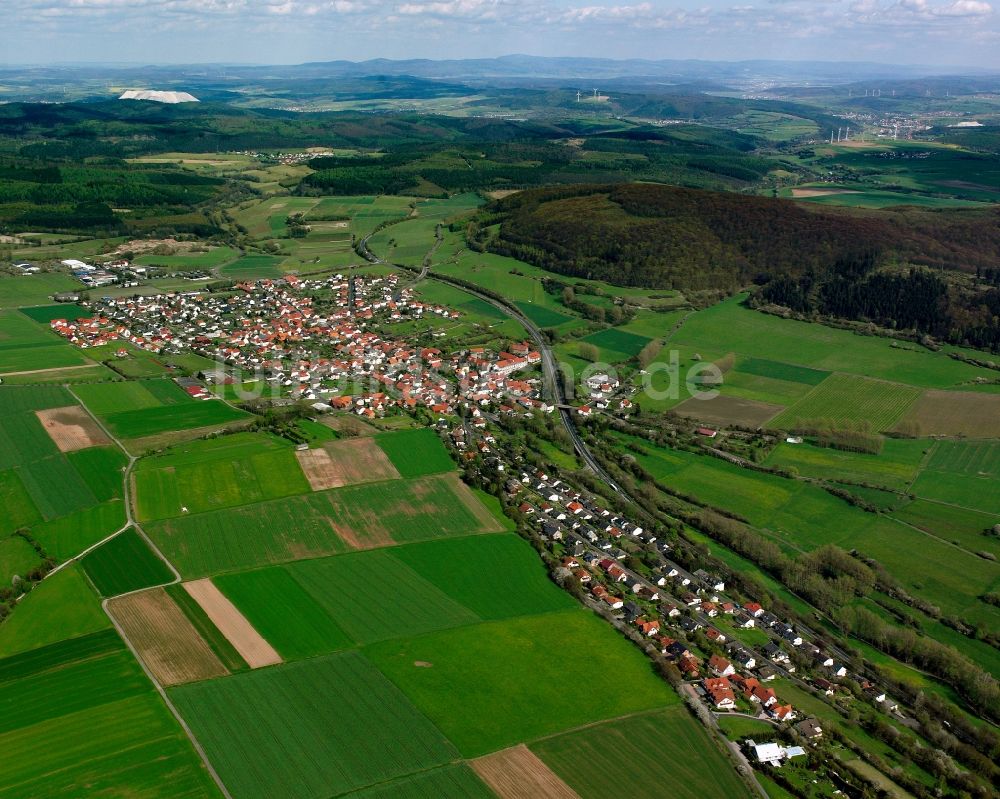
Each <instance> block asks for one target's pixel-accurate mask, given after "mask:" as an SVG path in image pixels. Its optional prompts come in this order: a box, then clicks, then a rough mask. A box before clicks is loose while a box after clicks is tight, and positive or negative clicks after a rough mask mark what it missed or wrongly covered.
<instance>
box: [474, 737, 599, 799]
mask: <svg viewBox="0 0 1000 799" xmlns="http://www.w3.org/2000/svg"><path fill="white" fill-rule="evenodd" d="M469 765H470V766H472V769H473V771H475V772H476V774H478V775H479V776H480V778H481V779H482V780H483V782H485V783H486V784H487V785H489V786H490V788H492V789H493V790H494V791H495V792H496V794H497V796H499V797H500V799H580V795H579V794H578V793H577V792H576V791H574V790H573V789H572V788H570V787H569V786H568V785H567V784H566V783H565V782H563V781H562V780H561V779H559V777H558V776H557V775H556V774H555V773H554V772H553V771H552V769H550V768H549V767H548V766H546V765H545V764H544V763H543V762H542V761H541V760H539V759H538V757H537V756H536V755H535V754H534V752H532V751H531V750H530V749H528V747H527V746H525V745H524V744H518V745H517V746H514V747H511V748H510V749H504V750H503V751H501V752H494V753H493V754H492V755H486V757H480V758H477V759H476V760H472V761H470V762H469Z"/></svg>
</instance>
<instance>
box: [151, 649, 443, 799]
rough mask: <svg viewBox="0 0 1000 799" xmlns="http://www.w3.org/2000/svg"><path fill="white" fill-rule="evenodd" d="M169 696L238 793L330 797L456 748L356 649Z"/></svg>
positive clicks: (439, 761)
mask: <svg viewBox="0 0 1000 799" xmlns="http://www.w3.org/2000/svg"><path fill="white" fill-rule="evenodd" d="M170 696H171V699H172V700H173V701H174V702H175V703H176V705H177V706H178V707H179V709H180V711H181V713H183V715H184V718H185V719H186V720H187V722H188V723H189V724H190V725H191V728H192V730H193V731H194V734H195V735H196V736H197V737H198V740H199V741H200V742H201V743H202V745H203V746H204V747H205V750H206V751H207V753H208V756H209V759H210V760H211V761H212V764H213V765H214V766H215V768H216V769H217V770H218V772H219V774H220V776H221V777H222V780H223V782H224V783H225V784H226V786H227V787H228V788H229V790H230V792H231V793H232V795H233V797H234V799H244V797H259V796H267V797H272V799H284V797H288V799H326V797H330V796H338V795H340V794H342V793H346V792H348V791H352V790H357V789H359V788H365V787H368V786H372V785H375V784H378V783H383V782H386V781H388V780H392V779H394V778H398V777H403V776H406V775H408V774H414V773H416V772H424V771H426V770H428V769H432V768H434V767H436V766H441V765H444V764H445V763H449V762H451V761H452V760H454V759H455V757H456V754H457V753H456V752H455V750H454V748H453V747H452V746H451V744H449V743H448V741H447V740H446V739H445V737H444V736H443V735H442V734H441V733H440V732H439V731H438V730H436V729H435V728H434V726H433V725H432V724H431V723H430V722H429V721H428V720H427V719H426V718H425V717H424V716H423V715H422V714H421V713H420V712H419V711H418V710H417V709H416V708H414V707H413V705H412V704H411V703H410V702H409V701H408V700H407V698H406V696H404V695H403V694H402V693H401V692H400V691H399V689H398V688H396V687H395V686H394V685H393V684H392V683H391V682H389V681H388V680H387V679H386V678H385V677H384V676H383V675H382V674H380V673H379V671H378V670H377V669H376V668H374V667H373V666H372V665H371V663H369V662H368V661H367V660H366V659H365V658H364V657H362V656H361V655H360V654H358V653H355V652H349V653H342V654H337V655H331V656H327V657H324V658H315V659H313V660H307V661H302V662H299V663H290V664H285V665H283V666H276V667H274V668H269V669H260V670H257V671H252V672H246V673H244V674H237V675H233V676H231V677H227V678H225V679H221V680H209V681H205V682H200V683H193V684H191V685H186V686H182V687H179V688H175V689H173V690H172V691H171V692H170Z"/></svg>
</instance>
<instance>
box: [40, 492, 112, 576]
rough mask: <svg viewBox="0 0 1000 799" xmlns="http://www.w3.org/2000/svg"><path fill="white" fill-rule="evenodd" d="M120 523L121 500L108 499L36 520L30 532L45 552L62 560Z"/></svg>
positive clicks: (110, 531)
mask: <svg viewBox="0 0 1000 799" xmlns="http://www.w3.org/2000/svg"><path fill="white" fill-rule="evenodd" d="M124 524H125V503H124V502H122V501H121V500H112V501H111V502H103V503H101V504H100V505H94V506H93V507H92V508H85V509H84V510H81V511H77V512H76V513H71V514H70V515H68V516H63V517H62V518H59V519H53V520H51V521H47V522H43V523H41V524H37V525H35V526H33V527H32V528H31V535H32V536H33V537H34V539H35V540H36V541H38V543H39V544H41V545H42V548H43V549H44V550H45V552H46V553H47V554H48V555H49V556H51V557H53V558H55V559H56V560H60V561H62V560H68V559H69V558H72V557H75V556H76V555H79V554H80V553H81V552H83V550H85V549H87V547H90V546H93V545H94V544H96V543H97V542H98V541H101V540H102V539H104V538H106V537H107V536H109V535H111V533H113V532H115V531H116V530H120V529H121V528H122V527H123V526H124Z"/></svg>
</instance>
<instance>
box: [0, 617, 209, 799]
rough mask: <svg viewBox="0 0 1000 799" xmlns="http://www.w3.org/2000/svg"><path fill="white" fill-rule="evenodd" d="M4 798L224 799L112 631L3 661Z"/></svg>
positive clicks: (0, 778)
mask: <svg viewBox="0 0 1000 799" xmlns="http://www.w3.org/2000/svg"><path fill="white" fill-rule="evenodd" d="M0 705H2V706H3V708H4V710H5V712H4V718H3V721H2V722H0V746H2V747H3V751H4V757H3V758H2V759H0V794H2V795H3V796H18V797H25V799H29V798H30V797H37V798H38V799H41V797H59V796H65V797H78V796H128V797H133V798H135V799H153V797H161V796H164V795H165V792H164V791H165V787H166V786H169V789H168V790H169V795H170V796H172V797H181V798H182V799H196V798H199V797H217V796H218V795H219V793H218V790H217V789H216V787H215V784H214V783H213V782H212V780H211V778H210V777H209V775H208V772H207V770H206V769H205V768H204V766H203V765H202V763H201V762H200V761H199V760H198V757H197V756H196V755H195V752H194V750H193V749H192V747H191V744H190V742H189V741H188V739H187V737H186V736H185V735H184V733H183V732H182V731H181V729H180V727H179V726H178V725H177V722H176V721H175V719H174V718H173V716H172V715H171V714H170V713H169V711H168V710H167V708H166V707H165V706H164V704H163V702H162V701H161V699H160V697H159V696H158V695H157V694H156V693H155V692H154V691H153V688H152V686H151V685H150V683H149V681H148V680H147V679H146V677H145V675H144V674H143V673H142V671H141V669H140V668H139V665H138V663H136V661H135V659H134V658H133V657H132V655H131V653H130V652H129V651H128V650H127V649H126V648H125V645H124V643H123V642H122V640H121V639H120V638H119V637H118V635H117V634H116V633H115V632H114V631H113V630H107V631H105V632H98V633H94V634H91V635H87V636H83V637H80V638H75V639H73V640H69V641H63V642H59V643H54V644H52V645H50V646H46V647H43V648H40V649H34V650H32V651H31V652H27V653H24V654H21V655H18V656H15V657H12V658H8V659H6V660H0Z"/></svg>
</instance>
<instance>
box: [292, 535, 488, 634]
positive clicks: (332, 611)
mask: <svg viewBox="0 0 1000 799" xmlns="http://www.w3.org/2000/svg"><path fill="white" fill-rule="evenodd" d="M286 568H287V569H288V571H289V572H290V573H291V575H292V576H293V577H294V578H295V580H296V581H297V582H298V583H299V584H300V585H301V586H302V587H303V588H305V590H306V591H307V592H308V593H309V594H310V595H311V596H312V597H313V599H315V600H316V602H317V603H318V604H319V605H320V606H321V607H322V608H323V609H324V610H325V611H326V612H327V613H328V614H329V616H330V618H332V619H333V621H334V622H335V623H336V625H337V626H338V627H340V628H341V629H343V630H344V631H345V632H346V633H347V634H348V635H349V636H350V637H351V638H352V639H353V640H354V641H355V642H357V643H359V644H368V643H373V642H375V641H383V640H385V639H387V638H400V637H403V636H406V635H419V634H421V633H425V632H430V631H432V630H441V629H444V628H447V627H456V626H458V625H462V624H471V623H473V622H476V621H478V618H477V617H476V615H475V614H474V613H473V612H472V611H471V610H468V609H467V608H465V607H463V606H462V605H460V604H459V603H458V602H456V601H454V600H453V599H451V598H449V597H448V595H447V594H445V593H444V592H443V591H441V590H440V589H438V588H436V587H435V586H434V585H433V584H432V583H430V582H429V581H427V580H425V579H424V578H423V577H421V576H420V575H419V574H418V573H417V572H416V571H414V570H413V569H411V568H410V567H409V566H407V565H406V564H405V563H403V562H402V561H400V560H398V559H397V558H395V557H394V556H393V554H391V551H390V550H386V549H376V550H370V551H368V552H354V553H351V554H347V555H340V556H338V557H335V558H323V559H320V560H310V561H302V562H299V563H293V564H290V565H289V566H287V567H286ZM390 586H391V589H388V590H387V587H390Z"/></svg>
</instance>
